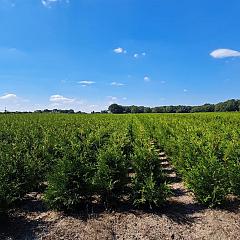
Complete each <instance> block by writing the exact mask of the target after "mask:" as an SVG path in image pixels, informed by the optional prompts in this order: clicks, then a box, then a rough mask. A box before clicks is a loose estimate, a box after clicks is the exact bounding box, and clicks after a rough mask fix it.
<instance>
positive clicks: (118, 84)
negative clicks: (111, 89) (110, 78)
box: [110, 82, 125, 87]
mask: <svg viewBox="0 0 240 240" xmlns="http://www.w3.org/2000/svg"><path fill="white" fill-rule="evenodd" d="M110 85H111V86H116V87H121V86H124V85H125V84H124V83H119V82H111V84H110Z"/></svg>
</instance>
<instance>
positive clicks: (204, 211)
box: [0, 153, 240, 240]
mask: <svg viewBox="0 0 240 240" xmlns="http://www.w3.org/2000/svg"><path fill="white" fill-rule="evenodd" d="M159 155H160V160H161V164H162V166H163V168H164V169H165V170H164V171H165V172H166V174H167V175H168V177H169V179H171V184H170V186H171V188H172V190H173V193H174V195H173V196H172V197H171V198H170V199H169V200H168V202H167V203H166V204H165V205H164V206H163V207H162V209H161V210H159V211H154V212H147V211H141V210H136V209H129V208H125V209H119V210H117V211H111V212H108V211H102V212H101V211H100V212H97V211H95V210H94V209H92V210H91V211H89V212H88V214H87V215H86V214H83V213H81V212H80V213H78V214H75V215H65V214H64V213H62V212H53V211H48V210H47V209H46V208H45V206H44V205H43V203H42V200H41V195H39V194H37V193H31V194H29V195H28V196H26V200H25V203H24V204H23V206H22V207H21V208H19V209H15V210H12V211H11V212H10V213H9V217H3V216H2V217H1V219H0V239H1V240H4V239H9V240H10V239H18V240H23V239H24V240H26V239H29V240H30V239H31V240H33V239H43V240H57V239H66V240H68V239H69V240H70V239H71V240H74V239H84V240H85V239H109V240H110V239H111V240H115V239H146V240H147V239H148V240H153V239H189V240H190V239H191V240H192V239H211V240H214V239H221V240H225V239H234V240H236V239H240V201H239V200H237V199H234V198H232V199H230V200H229V202H228V203H227V204H226V205H225V206H223V207H222V208H221V209H208V208H205V207H203V206H201V205H199V204H198V203H197V202H195V200H194V198H193V196H192V194H191V193H190V192H189V191H187V189H186V188H185V187H184V185H183V183H182V182H181V181H180V180H179V179H178V178H177V177H176V174H175V172H174V169H173V168H172V167H171V165H170V164H169V162H168V161H167V159H166V156H165V155H164V153H159Z"/></svg>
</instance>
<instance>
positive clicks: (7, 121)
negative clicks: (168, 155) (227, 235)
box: [0, 114, 169, 210]
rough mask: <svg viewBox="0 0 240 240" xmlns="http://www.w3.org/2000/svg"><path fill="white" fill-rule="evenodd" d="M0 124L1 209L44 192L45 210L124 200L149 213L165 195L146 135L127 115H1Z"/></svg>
mask: <svg viewBox="0 0 240 240" xmlns="http://www.w3.org/2000/svg"><path fill="white" fill-rule="evenodd" d="M60 120H61V121H60ZM0 122H1V123H2V125H1V127H0V128H1V129H0V138H1V139H0V209H2V210H3V209H8V208H10V207H12V206H14V205H15V204H16V203H18V202H19V201H21V199H23V197H24V196H25V194H26V193H28V192H31V191H44V200H45V202H46V203H47V205H48V206H49V207H50V208H52V209H61V210H75V209H78V208H81V207H83V206H84V205H85V204H87V203H89V202H92V201H93V199H97V200H98V203H100V204H108V205H109V204H113V203H116V202H118V201H121V200H122V199H123V198H125V199H126V198H127V202H128V204H133V205H134V206H138V207H139V206H148V207H151V208H153V207H157V206H160V205H161V204H162V203H163V202H164V201H165V199H166V197H167V195H168V193H169V190H168V188H167V187H166V184H165V183H164V176H163V175H162V172H161V167H160V164H159V161H158V157H157V155H156V152H155V151H154V149H153V148H152V147H151V145H150V143H149V138H148V135H147V134H146V133H144V132H142V131H140V125H139V124H136V123H135V122H134V121H133V117H132V116H122V117H119V116H117V117H116V116H113V115H109V116H101V117H100V116H84V115H83V116H66V115H64V116H63V115H58V116H52V115H47V114H46V115H31V116H30V115H21V116H18V115H14V116H13V115H7V116H5V115H4V116H1V119H0ZM43 183H45V184H44V185H46V186H47V187H46V189H42V186H43Z"/></svg>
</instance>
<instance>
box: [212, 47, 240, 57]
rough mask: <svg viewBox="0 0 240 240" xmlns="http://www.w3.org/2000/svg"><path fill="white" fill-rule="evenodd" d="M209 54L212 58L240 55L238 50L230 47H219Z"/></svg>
mask: <svg viewBox="0 0 240 240" xmlns="http://www.w3.org/2000/svg"><path fill="white" fill-rule="evenodd" d="M210 56H212V57H213V58H227V57H240V52H239V51H236V50H232V49H225V48H220V49H216V50H214V51H212V52H211V53H210Z"/></svg>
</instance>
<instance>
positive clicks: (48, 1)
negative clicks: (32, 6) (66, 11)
mask: <svg viewBox="0 0 240 240" xmlns="http://www.w3.org/2000/svg"><path fill="white" fill-rule="evenodd" d="M60 2H63V3H67V4H68V3H70V0H41V3H42V5H43V6H44V7H46V8H51V7H52V5H54V4H56V3H60Z"/></svg>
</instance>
